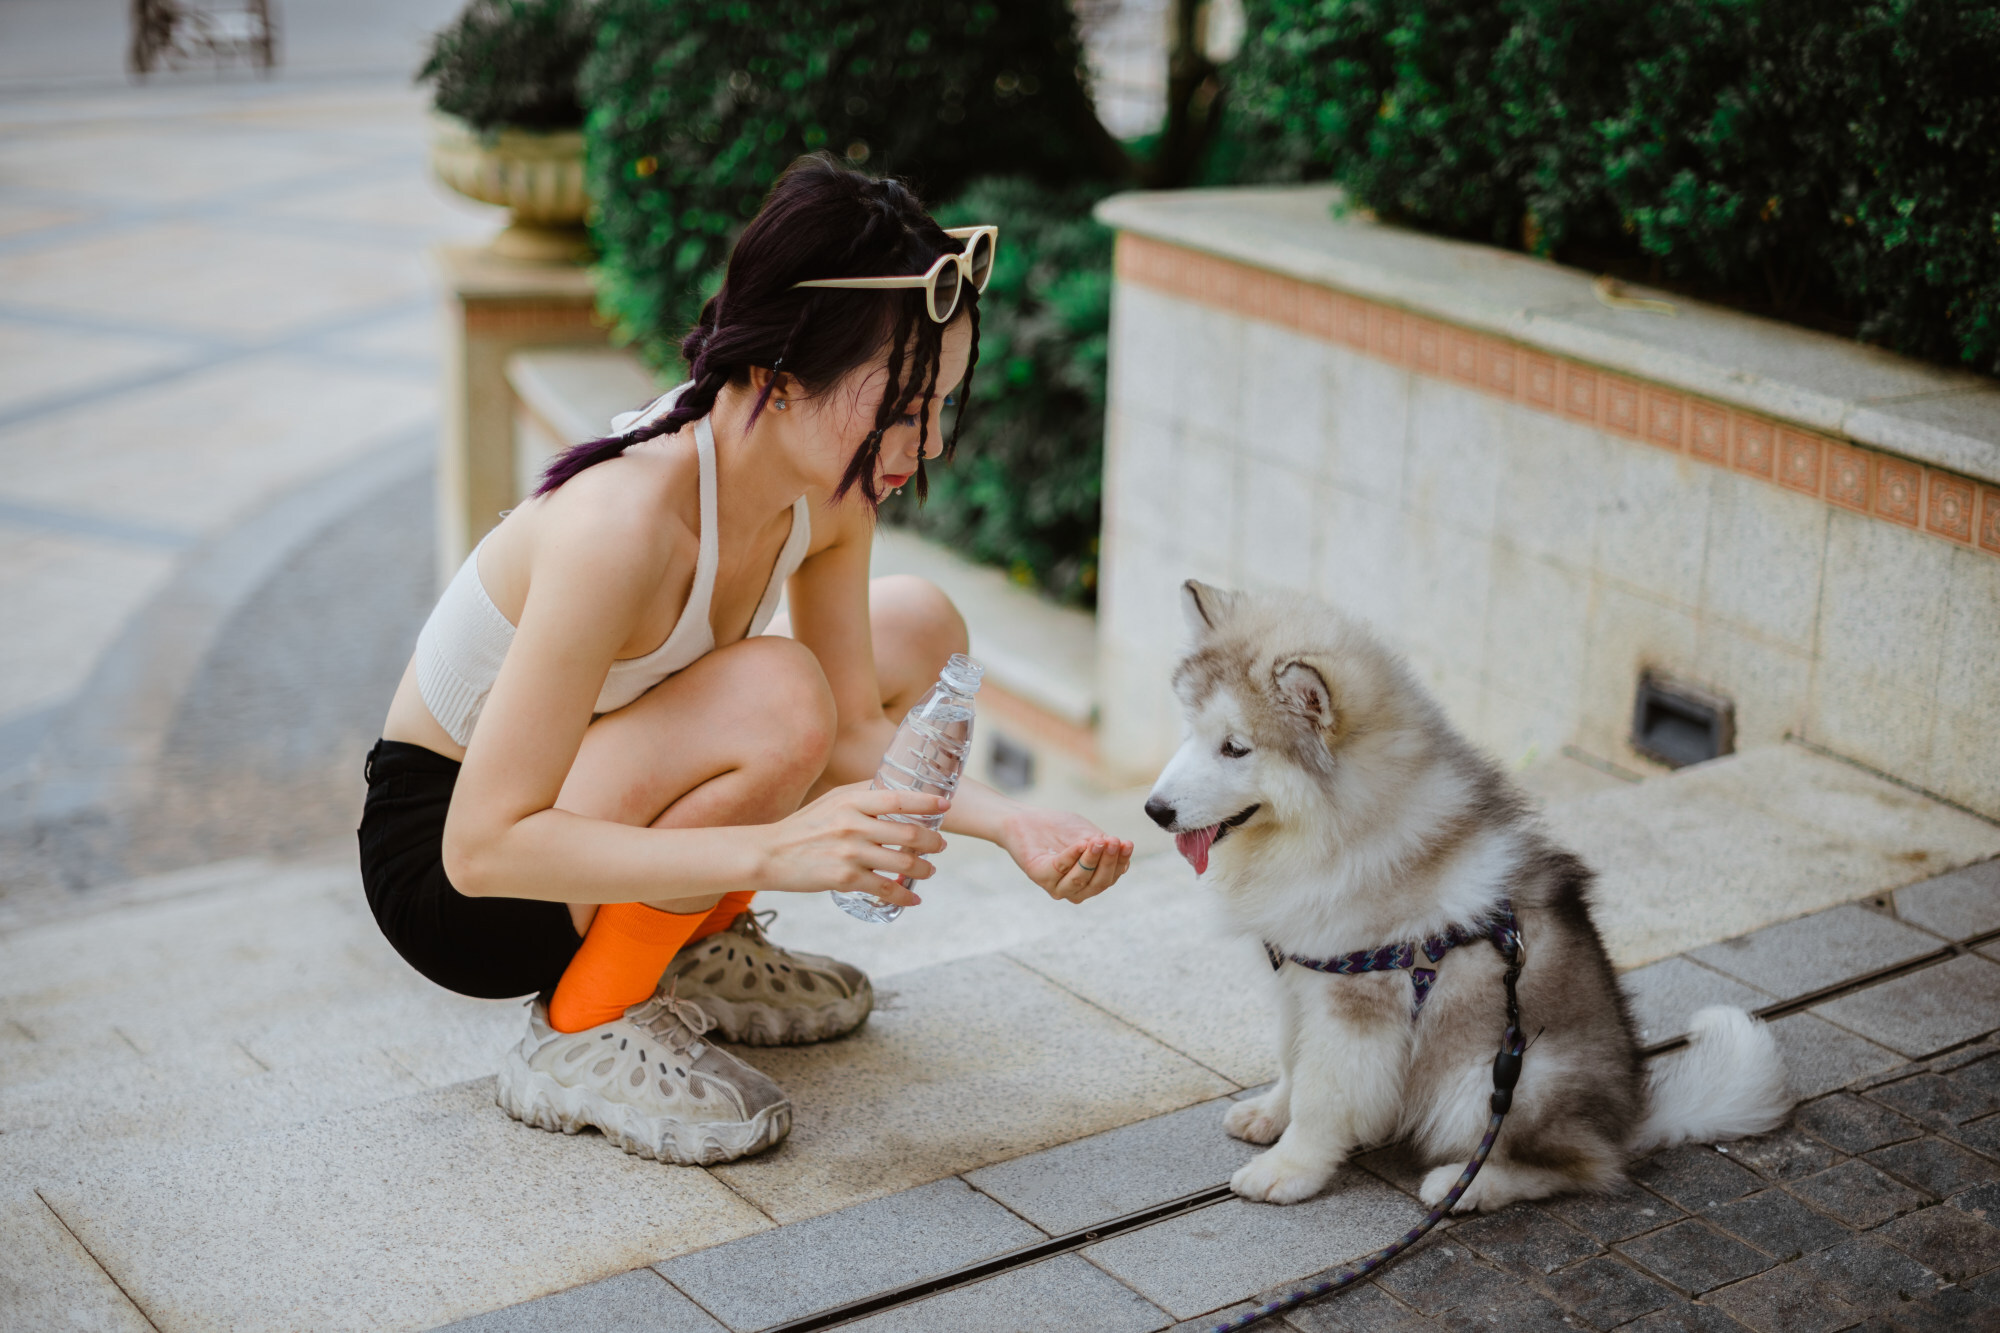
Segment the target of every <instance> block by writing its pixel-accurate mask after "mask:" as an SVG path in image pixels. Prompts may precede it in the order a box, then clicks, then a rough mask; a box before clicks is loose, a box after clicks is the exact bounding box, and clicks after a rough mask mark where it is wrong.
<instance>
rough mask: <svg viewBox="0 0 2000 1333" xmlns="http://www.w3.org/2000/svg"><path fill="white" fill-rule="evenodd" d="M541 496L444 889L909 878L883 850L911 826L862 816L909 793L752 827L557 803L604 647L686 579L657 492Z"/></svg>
mask: <svg viewBox="0 0 2000 1333" xmlns="http://www.w3.org/2000/svg"><path fill="white" fill-rule="evenodd" d="M607 471H608V469H607ZM572 488H573V489H574V492H575V494H572V493H571V491H572ZM621 490H623V491H624V493H623V494H620V491H621ZM555 499H556V501H558V502H556V503H551V502H545V504H547V508H546V509H545V511H544V512H543V513H541V514H538V515H536V518H537V519H538V520H539V521H538V522H537V523H536V524H535V531H534V533H533V540H532V549H531V552H530V566H529V567H530V578H529V581H528V590H527V596H526V600H525V603H524V605H523V608H522V611H521V615H520V623H519V625H518V626H517V628H516V631H515V634H514V639H513V643H512V645H511V646H510V648H509V649H508V653H507V657H506V661H505V663H504V664H503V665H502V667H501V669H500V673H499V677H498V679H497V680H496V681H495V682H494V685H493V689H492V692H491V693H490V694H489V695H488V697H487V700H486V704H485V706H484V708H483V709H482V710H481V715H480V719H479V726H478V729H477V731H476V732H475V733H474V735H473V738H472V743H471V744H470V745H469V746H468V747H467V748H466V755H465V763H464V768H463V769H462V770H461V772H460V775H459V779H458V784H457V786H456V788H455V789H454V792H453V796H452V803H451V811H450V814H449V815H448V817H447V819H446V821H445V831H444V862H445V873H446V874H447V876H448V877H449V878H450V880H451V882H452V884H453V886H454V887H456V888H457V889H458V890H459V891H460V892H461V893H465V894H467V895H469V896H473V897H486V896H491V897H508V898H533V899H541V900H545V901H554V902H572V903H604V902H643V901H651V900H662V899H676V898H697V897H700V896H703V895H705V894H714V893H719V892H726V891H727V890H730V889H739V888H757V889H776V890H781V891H782V890H795V891H817V890H825V889H830V888H869V889H871V890H874V891H877V892H879V891H880V890H879V889H878V888H877V887H876V886H878V885H881V884H882V883H883V882H884V881H882V880H881V879H880V878H879V877H876V876H874V875H873V874H872V871H873V870H876V869H883V870H891V871H893V872H896V873H905V874H909V873H914V874H915V875H916V877H917V878H922V877H923V873H924V872H922V871H921V870H915V871H913V870H912V869H911V868H910V852H892V851H889V850H887V849H886V847H884V846H883V844H885V843H888V844H895V843H901V844H905V845H906V846H907V847H909V848H910V849H911V851H917V850H922V847H921V846H920V843H919V840H918V839H917V838H916V837H915V833H916V832H917V831H916V830H912V829H910V828H909V827H908V826H907V825H898V824H890V823H886V822H884V821H882V820H880V819H879V818H877V817H876V816H879V815H881V814H885V813H889V812H891V811H892V810H894V811H905V812H911V813H928V812H934V811H935V810H936V808H937V804H936V802H935V801H934V800H933V799H932V798H928V797H918V796H915V795H914V794H911V793H892V792H873V793H856V792H851V791H850V792H843V793H834V794H830V795H829V796H828V797H826V798H825V799H823V800H821V801H818V802H815V803H814V804H813V805H812V806H809V807H808V808H807V809H805V810H802V811H800V812H799V813H798V814H797V815H794V816H792V817H791V818H790V819H787V820H784V821H781V822H780V823H778V824H770V825H757V826H752V827H742V826H739V827H727V828H692V829H654V828H643V827H635V826H630V825H625V824H619V823H614V822H611V821H607V820H597V819H589V818H586V817H584V816H581V815H576V814H572V813H570V812H568V811H564V810H558V809H556V808H555V804H556V799H557V797H558V796H559V794H560V793H561V791H562V786H563V782H564V780H565V778H566V777H567V776H568V774H569V771H570V768H571V766H572V765H573V764H574V763H575V761H576V756H577V752H578V750H579V749H580V748H581V746H582V743H583V735H584V731H585V729H586V728H587V727H588V726H589V725H590V721H591V710H592V708H593V706H594V705H595V703H596V701H597V694H598V691H599V690H600V689H601V688H602V686H603V682H604V678H605V674H606V672H607V670H608V669H609V666H610V663H611V661H612V659H613V657H614V656H615V655H616V653H617V651H618V650H619V648H620V647H621V646H622V645H623V644H624V643H625V642H626V641H627V639H628V638H629V636H630V635H631V634H632V632H633V630H634V627H635V625H636V624H637V622H638V620H639V618H640V616H641V615H642V614H643V613H644V611H645V609H646V607H647V605H648V603H649V601H650V600H651V599H652V598H653V597H654V596H655V595H656V594H657V592H658V589H659V587H660V585H661V583H662V582H663V581H666V580H668V579H670V578H673V577H675V576H677V575H685V576H686V577H688V578H691V577H692V572H691V567H690V568H689V569H687V570H677V569H675V568H674V564H675V558H676V555H677V550H676V545H675V541H674V537H673V534H672V533H671V532H663V531H662V524H661V521H660V517H659V515H660V509H661V506H660V505H659V504H658V503H657V502H654V501H648V500H647V499H646V497H645V496H643V495H640V494H638V493H636V492H635V491H634V490H633V489H632V488H629V487H619V486H616V485H613V484H611V480H610V479H600V478H598V477H594V476H593V477H582V478H578V479H577V480H576V481H574V482H572V483H570V486H568V487H565V488H564V491H563V492H562V493H560V494H559V495H558V496H557V497H555ZM524 535H525V534H524ZM684 544H685V543H683V545H684ZM683 563H685V561H683ZM690 725H699V719H690ZM891 798H895V799H891ZM931 840H935V845H936V846H941V845H942V842H941V840H936V835H934V834H933V835H931V839H930V840H926V841H931ZM892 862H894V864H892Z"/></svg>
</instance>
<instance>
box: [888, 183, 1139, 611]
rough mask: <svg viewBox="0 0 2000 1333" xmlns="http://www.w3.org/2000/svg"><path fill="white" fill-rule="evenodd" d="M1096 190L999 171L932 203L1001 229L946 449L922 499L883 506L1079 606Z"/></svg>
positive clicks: (1088, 530) (1099, 399)
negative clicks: (973, 355) (966, 385)
mask: <svg viewBox="0 0 2000 1333" xmlns="http://www.w3.org/2000/svg"><path fill="white" fill-rule="evenodd" d="M1105 192H1106V191H1105V187H1103V186H1101V185H1078V186H1071V187H1068V188H1066V189H1052V188H1050V187H1047V186H1042V185H1039V184H1037V183H1035V182H1033V181H1029V180H1024V179H1021V178H1018V177H1014V178H998V179H989V180H982V181H975V182H974V183H973V184H972V185H971V186H970V187H968V188H967V189H966V190H965V191H964V192H963V193H962V194H960V195H959V196H958V198H957V199H955V200H953V201H952V203H951V204H949V205H948V206H946V207H944V208H941V209H939V210H938V214H937V216H938V221H939V222H941V223H943V224H944V225H945V226H947V227H958V226H971V225H973V224H974V223H993V224H995V225H997V226H998V227H999V228H1000V251H999V254H998V256H997V258H996V260H995V263H994V267H993V278H992V280H991V282H989V283H988V284H987V288H986V293H985V295H984V296H983V297H982V298H981V300H980V326H979V369H978V372H977V373H976V374H975V375H974V376H973V381H972V402H971V403H970V404H968V405H967V409H966V415H965V417H964V431H963V434H962V435H961V437H960V440H959V447H958V453H957V454H956V455H955V456H954V458H953V459H952V461H951V462H950V463H948V464H946V465H945V466H943V467H937V466H933V467H931V469H930V470H929V475H930V488H931V493H930V499H929V500H928V501H927V502H926V503H925V504H924V505H922V506H921V507H919V506H918V505H917V504H916V502H915V501H914V500H913V499H911V498H909V497H907V496H899V497H897V498H896V499H893V500H891V501H889V502H888V503H887V504H885V505H884V506H883V508H882V516H883V518H884V519H885V520H887V521H888V522H891V523H897V524H902V525H906V526H909V527H912V528H915V529H916V530H917V531H919V532H922V533H924V534H926V535H927V536H931V537H935V538H937V539H939V540H941V541H944V542H947V543H949V544H950V545H952V546H954V547H956V548H957V549H958V550H959V551H960V552H961V553H963V554H964V555H966V556H969V557H970V558H972V559H974V560H980V561H984V562H986V563H989V564H996V565H1000V566H1003V567H1004V568H1006V569H1007V571H1008V573H1009V574H1010V576H1012V577H1013V579H1014V580H1015V582H1017V583H1021V584H1025V585H1029V586H1034V587H1039V588H1041V589H1043V590H1045V591H1046V592H1048V593H1049V594H1051V595H1052V596H1054V597H1056V598H1058V599H1059V600H1062V601H1067V602H1072V603H1079V604H1090V603H1092V602H1094V601H1095V599H1096V593H1097V530H1098V499H1099V496H1100V494H1101V490H1102V474H1103V470H1104V457H1103V451H1104V383H1105V357H1106V352H1107V350H1108V344H1109V342H1110V323H1111V231H1110V229H1109V228H1107V227H1104V226H1102V225H1100V224H1099V223H1097V222H1095V221H1093V220H1092V219H1091V216H1090V209H1091V206H1092V205H1093V204H1095V203H1096V202H1097V201H1098V200H1099V199H1100V198H1102V197H1103V196H1104V194H1105Z"/></svg>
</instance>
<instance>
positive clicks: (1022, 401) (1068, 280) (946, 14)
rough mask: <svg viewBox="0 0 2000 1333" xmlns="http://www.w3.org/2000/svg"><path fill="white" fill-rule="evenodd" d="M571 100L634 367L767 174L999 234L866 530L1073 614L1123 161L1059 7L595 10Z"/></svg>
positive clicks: (645, 2)
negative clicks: (909, 192) (954, 444)
mask: <svg viewBox="0 0 2000 1333" xmlns="http://www.w3.org/2000/svg"><path fill="white" fill-rule="evenodd" d="M597 13H598V14H599V15H600V16H601V22H602V28H601V30H600V33H599V39H598V46H597V51H596V54H595V55H594V56H593V57H592V58H591V59H590V61H589V62H588V64H587V65H586V66H585V69H584V72H583V76H582V85H583V90H584V100H585V102H586V104H587V105H588V107H589V119H588V121H587V123H586V138H587V142H588V153H589V165H588V170H589V175H590V182H591V193H592V197H593V198H594V199H595V200H596V203H597V213H596V217H595V219H594V221H593V223H592V231H593V234H594V236H595V238H596V240H597V243H598V246H599V248H600V250H601V252H602V255H603V262H602V265H601V268H600V270H599V293H600V297H599V299H600V305H601V306H602V307H603V309H604V310H605V311H606V312H607V313H608V314H609V315H610V316H611V318H612V319H613V321H614V323H615V327H616V330H617V335H618V336H619V337H620V338H621V339H623V340H625V341H627V342H630V343H631V344H633V345H634V346H635V347H636V348H638V349H639V351H640V353H641V354H642V355H643V356H644V357H645V358H646V360H647V361H648V362H649V363H651V364H652V365H653V366H654V367H655V368H656V369H659V370H661V371H663V372H677V371H678V370H679V369H680V356H679V351H678V345H679V342H680V338H681V335H682V334H683V333H684V332H685V331H686V330H687V328H688V327H689V326H690V325H691V324H692V323H693V322H694V320H695V317H696V316H697V315H698V314H699V312H700V309H701V303H702V302H703V301H704V300H706V299H707V297H708V296H709V295H710V294H711V293H712V292H713V291H714V290H715V288H716V286H717V285H718V284H719V283H720V281H721V273H722V265H723V263H724V261H725V259H726V257H727V255H728V251H729V246H730V244H731V242H732V241H733V240H734V238H735V235H736V232H737V231H738V229H740V228H741V226H742V225H743V222H744V221H745V220H746V219H747V218H748V217H749V216H750V215H751V214H753V213H754V212H755V211H756V209H757V206H758V204H759V202H760V201H761V200H762V198H763V195H764V191H765V189H766V188H767V187H768V185H769V184H770V182H771V180H772V179H773V178H774V177H775V176H776V175H777V173H778V172H779V171H781V170H782V169H783V168H784V167H785V165H786V164H787V163H789V162H790V161H791V160H792V159H793V158H794V157H796V156H797V155H799V154H800V153H804V152H810V151H816V150H819V149H822V148H831V149H833V150H834V151H836V152H844V153H845V154H846V156H847V159H848V161H849V162H850V163H851V164H852V165H854V166H856V167H858V168H861V169H864V170H867V171H870V172H873V173H876V174H895V175H899V176H902V177H904V178H905V179H907V180H909V181H911V183H912V184H914V185H915V186H916V188H917V189H918V191H919V193H920V195H921V196H922V197H924V198H925V199H926V200H928V201H930V202H932V203H933V205H934V208H935V211H936V214H937V216H938V217H939V219H940V220H941V221H943V222H944V224H945V225H946V226H953V225H957V224H959V223H962V222H971V221H979V222H993V223H997V224H999V226H1000V227H1001V248H1000V254H999V262H998V265H997V267H996V269H995V273H994V277H993V280H992V283H991V284H990V286H989V287H988V289H987V293H986V295H985V297H984V299H983V300H982V301H981V348H980V366H979V371H978V373H977V375H976V376H975V377H974V400H973V402H972V403H971V404H969V405H968V412H967V416H966V417H965V420H964V430H963V434H962V436H961V442H960V448H959V451H958V453H957V456H956V457H955V459H954V460H953V461H952V462H951V463H949V464H947V465H945V466H942V467H933V468H931V469H930V478H931V494H930V499H929V502H928V503H927V504H926V505H925V506H924V507H923V508H921V509H919V508H918V507H917V506H916V504H915V502H914V499H913V498H912V497H907V496H906V497H903V498H900V499H897V500H894V501H891V502H890V503H889V504H887V505H885V507H884V510H883V517H884V519H885V520H886V521H889V522H895V523H903V524H908V525H910V526H913V527H915V528H918V529H920V530H922V531H924V532H926V533H930V534H933V535H936V536H939V537H942V538H945V539H947V540H950V541H951V542H953V543H954V544H955V545H957V546H959V547H960V548H961V549H963V550H964V551H965V552H966V553H967V554H969V555H971V556H972V557H973V558H975V559H980V560H985V561H990V562H993V563H997V564H1000V565H1003V566H1005V567H1006V568H1007V569H1008V570H1009V571H1010V572H1011V573H1012V574H1013V576H1014V577H1015V578H1016V579H1017V580H1019V581H1021V582H1023V583H1026V584H1029V585H1032V586H1035V587H1038V588H1040V589H1042V590H1044V591H1046V592H1048V593H1049V594H1051V595H1053V596H1055V597H1057V598H1060V599H1062V600H1065V601H1070V602H1080V603H1089V602H1090V601H1092V600H1093V599H1094V592H1095V587H1096V572H1097V571H1096V565H1097V557H1096V551H1097V530H1098V477H1099V473H1100V471H1101V468H1102V449H1103V443H1102V439H1103V415H1104V353H1105V348H1104V344H1105V338H1106V326H1107V323H1108V308H1109V286H1110V283H1109V275H1110V236H1109V233H1108V232H1106V231H1105V230H1104V229H1103V228H1101V227H1098V226H1097V225H1096V224H1095V223H1094V222H1092V221H1090V217H1089V211H1090V205H1091V204H1092V203H1094V202H1095V201H1096V200H1097V199H1098V198H1100V197H1102V196H1103V195H1104V194H1105V193H1106V192H1107V191H1108V190H1109V188H1110V186H1109V185H1107V184H1102V183H1098V182H1104V181H1108V180H1111V179H1113V178H1115V177H1116V176H1117V175H1119V173H1121V172H1122V171H1123V170H1124V168H1125V161H1124V155H1123V151H1122V150H1121V149H1120V147H1119V146H1118V145H1117V143H1116V142H1115V141H1113V140H1112V139H1111V138H1110V137H1109V136H1108V135H1107V134H1106V133H1105V131H1104V130H1103V128H1102V126H1100V125H1099V123H1098V121H1097V116H1096V112H1095V110H1094V109H1093V108H1092V106H1091V104H1090V99H1089V97H1088V95H1087V93H1086V92H1085V90H1084V88H1083V85H1082V83H1081V82H1080V80H1079V77H1078V69H1079V66H1080V64H1081V60H1082V54H1081V50H1080V48H1079V46H1078V44H1077V39H1076V33H1075V27H1074V20H1073V18H1072V16H1071V13H1070V10H1069V7H1068V5H1067V4H1066V3H1065V2H1064V0H1017V2H1016V3H1012V4H1009V5H1007V6H1006V7H1005V8H1004V10H1003V9H1002V7H1000V6H998V5H995V4H990V3H984V4H964V3H956V4H936V3H923V2H922V0H901V2H900V3H883V2H880V0H874V2H871V0H771V2H770V3H759V4H755V5H752V4H748V3H722V2H720V0H602V3H600V4H599V6H598V8H597Z"/></svg>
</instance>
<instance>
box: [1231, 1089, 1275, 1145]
mask: <svg viewBox="0 0 2000 1333" xmlns="http://www.w3.org/2000/svg"><path fill="white" fill-rule="evenodd" d="M1291 1122H1292V1115H1291V1108H1290V1107H1289V1106H1288V1105H1286V1104H1285V1102H1282V1101H1279V1100H1278V1097H1277V1094H1276V1093H1271V1092H1267V1093H1265V1094H1264V1095H1263V1096H1262V1097H1252V1098H1250V1099H1249V1100H1248V1101H1242V1102H1238V1103H1236V1104H1235V1105H1234V1106H1232V1107H1230V1108H1229V1111H1228V1113H1227V1114H1225V1115H1224V1116H1223V1117H1222V1128H1223V1130H1224V1131H1225V1132H1226V1133H1228V1134H1229V1135H1230V1137H1232V1138H1238V1139H1242V1140H1243V1141H1244V1142H1245V1143H1276V1142H1277V1141H1278V1136H1279V1135H1280V1134H1283V1133H1284V1132H1285V1128H1286V1126H1288V1125H1290V1124H1291Z"/></svg>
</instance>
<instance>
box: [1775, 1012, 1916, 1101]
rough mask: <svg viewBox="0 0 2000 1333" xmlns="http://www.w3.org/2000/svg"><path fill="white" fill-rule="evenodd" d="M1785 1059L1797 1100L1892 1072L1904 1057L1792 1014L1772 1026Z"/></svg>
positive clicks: (1809, 1016)
mask: <svg viewBox="0 0 2000 1333" xmlns="http://www.w3.org/2000/svg"><path fill="white" fill-rule="evenodd" d="M1771 1036H1772V1038H1773V1039H1774V1040H1776V1042H1777V1043H1778V1054H1779V1055H1781V1056H1783V1057H1784V1061H1785V1079H1786V1082H1787V1083H1788V1084H1789V1085H1790V1086H1791V1089H1792V1093H1793V1095H1795V1096H1798V1097H1802V1098H1803V1097H1817V1096H1819V1095H1820V1094H1821V1093H1824V1092H1831V1091H1833V1090H1834V1089H1835V1088H1839V1087H1845V1086H1846V1085H1847V1084H1849V1083H1851V1082H1853V1081H1854V1080H1855V1079H1857V1078H1861V1077H1863V1076H1864V1075H1867V1074H1874V1073H1879V1072H1881V1071H1882V1070H1885V1069H1893V1068H1894V1067H1896V1066H1897V1065H1899V1064H1901V1063H1902V1062H1903V1060H1902V1057H1901V1056H1900V1055H1898V1054H1896V1052H1894V1051H1892V1050H1889V1049H1888V1048H1887V1047H1883V1046H1877V1045H1876V1044H1875V1043H1874V1042H1872V1041H1869V1040H1868V1039H1867V1038H1865V1037H1857V1036H1856V1035H1855V1034H1853V1033H1852V1032H1848V1031H1845V1030H1844V1029H1842V1028H1837V1027H1835V1026H1834V1025H1833V1024H1831V1023H1829V1022H1827V1021H1826V1020H1825V1019H1823V1018H1818V1017H1815V1016H1814V1015H1812V1014H1809V1013H1806V1014H1790V1015H1788V1016H1786V1017H1784V1018H1780V1019H1778V1020H1777V1021H1776V1022H1774V1023H1772V1024H1771Z"/></svg>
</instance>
